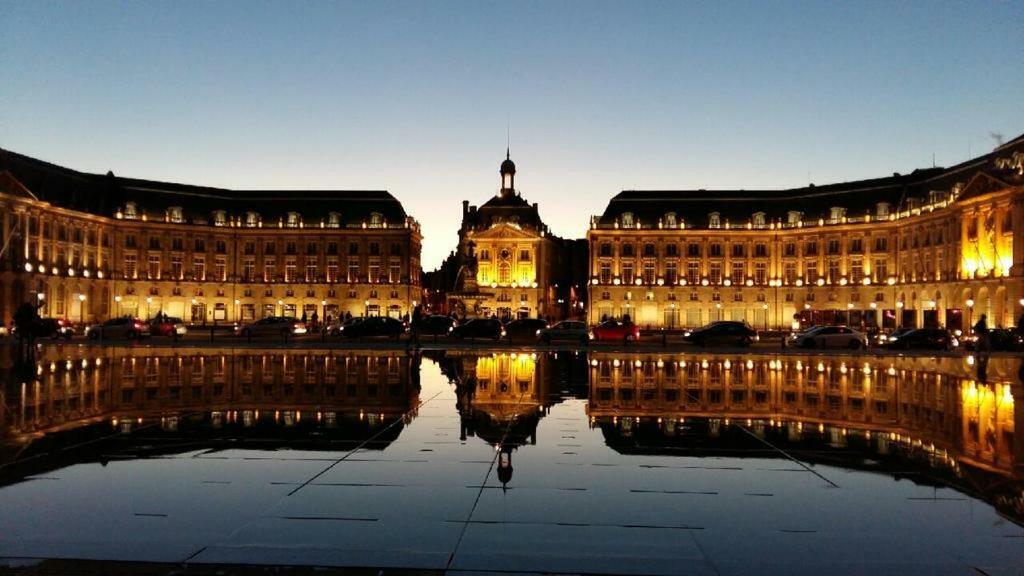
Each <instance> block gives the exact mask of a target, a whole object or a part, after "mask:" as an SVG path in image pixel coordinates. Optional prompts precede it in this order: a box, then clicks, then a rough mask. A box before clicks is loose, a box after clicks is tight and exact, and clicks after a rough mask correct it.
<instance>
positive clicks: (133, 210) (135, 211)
mask: <svg viewBox="0 0 1024 576" xmlns="http://www.w3.org/2000/svg"><path fill="white" fill-rule="evenodd" d="M124 217H125V220H135V219H137V218H138V217H139V206H138V204H136V203H135V202H126V203H125V205H124Z"/></svg>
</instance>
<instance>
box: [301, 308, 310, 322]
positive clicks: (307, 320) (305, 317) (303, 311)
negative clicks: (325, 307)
mask: <svg viewBox="0 0 1024 576" xmlns="http://www.w3.org/2000/svg"><path fill="white" fill-rule="evenodd" d="M306 322H309V318H308V317H307V316H306V310H305V309H303V310H302V323H303V324H305V323H306Z"/></svg>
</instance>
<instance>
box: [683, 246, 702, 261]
mask: <svg viewBox="0 0 1024 576" xmlns="http://www.w3.org/2000/svg"><path fill="white" fill-rule="evenodd" d="M686 255H687V256H689V257H691V258H700V244H687V245H686Z"/></svg>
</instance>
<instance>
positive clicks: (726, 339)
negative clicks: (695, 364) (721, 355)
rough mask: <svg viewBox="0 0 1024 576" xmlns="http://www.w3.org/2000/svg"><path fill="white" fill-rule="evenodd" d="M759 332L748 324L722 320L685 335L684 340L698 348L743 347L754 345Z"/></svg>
mask: <svg viewBox="0 0 1024 576" xmlns="http://www.w3.org/2000/svg"><path fill="white" fill-rule="evenodd" d="M756 339H757V331H756V330H754V329H753V328H751V327H750V326H749V325H748V324H747V323H746V322H735V321H731V320H722V321H720V322H712V323H711V324H708V325H707V326H703V327H701V328H697V329H695V330H689V331H687V332H684V333H683V340H684V341H686V342H692V343H694V344H696V345H697V346H716V345H722V346H743V347H747V346H750V345H751V344H753V342H754V340H756Z"/></svg>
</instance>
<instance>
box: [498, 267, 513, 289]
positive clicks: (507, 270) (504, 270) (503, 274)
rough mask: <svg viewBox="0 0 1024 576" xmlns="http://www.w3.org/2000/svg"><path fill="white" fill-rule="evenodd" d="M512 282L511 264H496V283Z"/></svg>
mask: <svg viewBox="0 0 1024 576" xmlns="http://www.w3.org/2000/svg"><path fill="white" fill-rule="evenodd" d="M510 282H512V265H511V264H509V263H508V262H502V263H500V264H498V283H499V284H508V283H510Z"/></svg>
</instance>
